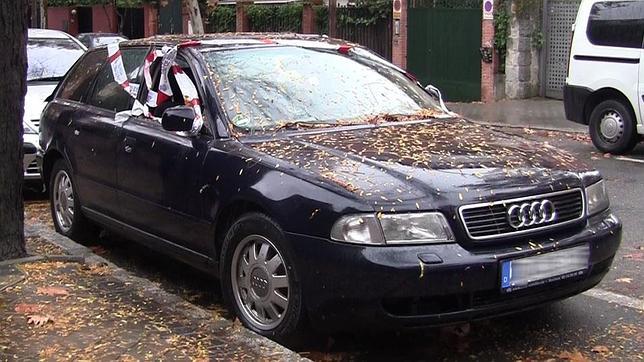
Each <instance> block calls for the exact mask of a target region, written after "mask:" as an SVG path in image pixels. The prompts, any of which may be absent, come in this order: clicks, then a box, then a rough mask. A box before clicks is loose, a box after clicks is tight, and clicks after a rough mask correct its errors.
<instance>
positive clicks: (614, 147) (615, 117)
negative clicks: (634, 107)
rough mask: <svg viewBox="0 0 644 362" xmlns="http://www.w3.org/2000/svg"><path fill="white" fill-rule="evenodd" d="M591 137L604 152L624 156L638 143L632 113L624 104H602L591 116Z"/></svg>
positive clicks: (611, 102) (612, 101)
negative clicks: (623, 154)
mask: <svg viewBox="0 0 644 362" xmlns="http://www.w3.org/2000/svg"><path fill="white" fill-rule="evenodd" d="M589 127H590V137H591V138H592V140H593V144H594V145H595V147H597V149H599V150H600V151H602V152H610V153H615V154H622V153H626V152H629V151H631V150H632V149H633V147H635V145H636V144H637V141H638V137H637V131H636V128H635V122H634V120H633V117H632V115H631V112H630V111H629V109H628V108H627V107H625V106H624V104H623V103H622V102H619V101H616V100H612V99H611V100H607V101H603V102H601V103H600V104H599V105H597V106H596V107H595V109H593V112H592V113H591V114H590V125H589Z"/></svg>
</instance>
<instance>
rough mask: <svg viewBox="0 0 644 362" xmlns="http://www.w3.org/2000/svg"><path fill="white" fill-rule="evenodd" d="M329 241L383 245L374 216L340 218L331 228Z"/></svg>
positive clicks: (383, 240) (380, 232) (382, 238)
mask: <svg viewBox="0 0 644 362" xmlns="http://www.w3.org/2000/svg"><path fill="white" fill-rule="evenodd" d="M331 239H333V240H337V241H345V242H347V243H358V244H376V245H382V244H384V243H385V239H384V235H382V229H381V228H380V224H379V223H378V220H377V219H376V216H375V215H370V214H368V215H349V216H343V217H341V218H340V220H338V221H336V223H335V224H334V225H333V228H331Z"/></svg>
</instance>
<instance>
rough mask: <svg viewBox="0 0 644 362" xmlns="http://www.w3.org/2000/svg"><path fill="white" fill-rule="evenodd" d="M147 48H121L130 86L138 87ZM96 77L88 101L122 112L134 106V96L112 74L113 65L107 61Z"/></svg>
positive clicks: (97, 105) (94, 104)
mask: <svg viewBox="0 0 644 362" xmlns="http://www.w3.org/2000/svg"><path fill="white" fill-rule="evenodd" d="M147 51H148V49H147V48H129V49H128V48H124V49H121V54H122V56H123V67H124V68H125V73H126V74H127V76H128V80H129V82H130V87H132V88H133V89H134V90H136V89H138V86H139V83H138V75H139V70H140V68H141V66H143V60H144V59H145V56H146V55H147ZM104 60H105V65H104V66H103V68H102V69H101V71H100V72H99V73H98V76H97V77H96V83H95V84H94V90H93V92H92V95H91V96H90V97H89V98H88V100H87V103H88V104H91V105H93V106H96V107H100V108H103V109H107V110H110V111H114V112H121V111H125V110H128V109H130V108H132V104H133V102H134V98H133V97H132V96H131V95H130V94H129V93H128V92H127V91H126V90H125V89H124V88H123V87H122V86H121V85H120V84H118V83H117V82H116V81H114V76H113V75H112V67H111V65H110V63H109V62H107V55H106V59H104Z"/></svg>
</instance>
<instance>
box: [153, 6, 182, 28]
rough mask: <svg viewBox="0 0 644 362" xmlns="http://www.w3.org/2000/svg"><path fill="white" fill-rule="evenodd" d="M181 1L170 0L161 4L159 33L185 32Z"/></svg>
mask: <svg viewBox="0 0 644 362" xmlns="http://www.w3.org/2000/svg"><path fill="white" fill-rule="evenodd" d="M181 1H182V0H168V1H166V2H161V4H160V5H159V31H158V32H159V34H181V33H183V19H182V18H181Z"/></svg>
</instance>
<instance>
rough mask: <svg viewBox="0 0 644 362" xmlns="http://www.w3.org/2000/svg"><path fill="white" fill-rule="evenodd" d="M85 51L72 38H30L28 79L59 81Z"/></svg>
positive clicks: (28, 45)
mask: <svg viewBox="0 0 644 362" xmlns="http://www.w3.org/2000/svg"><path fill="white" fill-rule="evenodd" d="M83 53H85V51H84V50H83V49H82V48H81V47H80V46H79V45H78V43H76V42H75V41H73V40H71V39H48V38H29V39H28V40H27V81H28V82H29V81H38V80H56V81H59V80H61V79H62V78H63V76H65V74H66V73H67V71H68V70H69V68H71V67H72V65H74V63H75V62H76V61H77V60H78V58H80V57H81V55H83Z"/></svg>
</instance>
